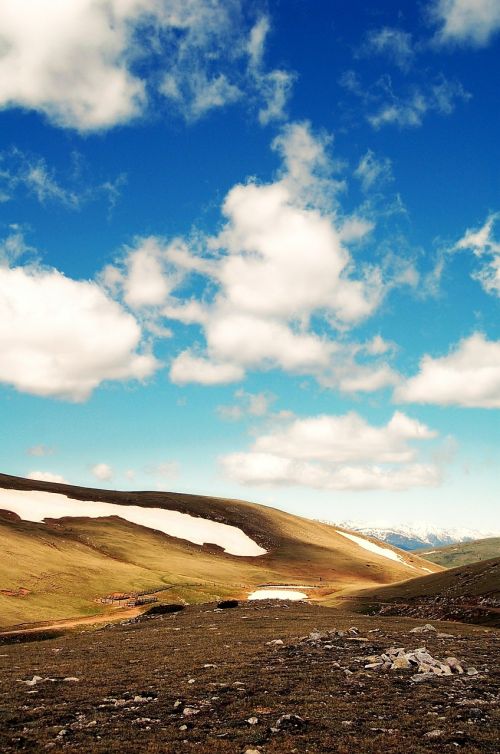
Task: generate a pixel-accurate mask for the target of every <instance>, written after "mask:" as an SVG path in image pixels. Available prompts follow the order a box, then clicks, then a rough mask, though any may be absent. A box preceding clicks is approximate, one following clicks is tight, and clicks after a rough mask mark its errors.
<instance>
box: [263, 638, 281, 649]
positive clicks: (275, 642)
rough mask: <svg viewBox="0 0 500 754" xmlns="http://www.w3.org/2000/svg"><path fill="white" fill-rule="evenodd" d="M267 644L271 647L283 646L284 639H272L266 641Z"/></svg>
mask: <svg viewBox="0 0 500 754" xmlns="http://www.w3.org/2000/svg"><path fill="white" fill-rule="evenodd" d="M266 644H267V645H268V646H270V647H281V646H283V644H284V641H283V640H282V639H271V641H266Z"/></svg>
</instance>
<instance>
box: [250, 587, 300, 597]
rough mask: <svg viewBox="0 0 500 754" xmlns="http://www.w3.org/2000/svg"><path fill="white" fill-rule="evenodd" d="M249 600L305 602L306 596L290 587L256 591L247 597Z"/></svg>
mask: <svg viewBox="0 0 500 754" xmlns="http://www.w3.org/2000/svg"><path fill="white" fill-rule="evenodd" d="M248 599H249V600H306V599H307V594H305V593H304V592H298V591H296V590H295V589H292V588H290V587H287V586H285V587H281V588H279V589H256V590H255V592H252V593H251V594H249V595H248Z"/></svg>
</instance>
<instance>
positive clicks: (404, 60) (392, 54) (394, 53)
mask: <svg viewBox="0 0 500 754" xmlns="http://www.w3.org/2000/svg"><path fill="white" fill-rule="evenodd" d="M357 56H358V57H372V56H379V57H383V58H386V59H388V60H389V61H391V62H392V63H394V64H395V65H397V66H398V67H399V68H401V69H402V70H403V71H407V70H408V69H409V68H410V67H411V65H412V63H413V61H414V58H415V48H414V42H413V38H412V35H411V34H409V33H408V32H406V31H403V30H402V29H398V28H397V27H392V26H383V27H381V28H379V29H371V30H370V31H368V32H367V33H366V36H365V39H364V41H363V43H362V44H361V46H360V47H359V49H358V50H357Z"/></svg>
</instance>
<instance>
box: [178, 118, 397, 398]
mask: <svg viewBox="0 0 500 754" xmlns="http://www.w3.org/2000/svg"><path fill="white" fill-rule="evenodd" d="M274 146H275V149H277V150H278V151H279V152H280V154H281V155H282V158H283V169H282V171H281V173H280V175H279V177H278V178H277V179H276V180H275V181H274V182H272V183H267V184H261V183H258V182H257V181H255V180H251V181H249V182H247V183H245V184H238V185H236V186H234V187H233V188H232V189H231V190H230V191H229V193H228V194H227V196H226V198H225V200H224V203H223V206H222V212H223V215H224V217H225V225H224V226H223V228H222V230H221V231H220V233H219V234H218V235H217V236H215V237H208V238H205V239H204V244H205V247H206V249H205V253H204V255H203V256H202V255H201V254H200V255H195V254H194V253H192V254H189V252H188V251H187V250H186V248H182V249H180V250H179V247H177V251H176V252H175V253H172V252H171V251H169V252H168V256H169V260H170V262H172V263H174V262H175V263H176V264H177V265H178V267H179V268H180V269H181V270H183V271H184V273H185V274H188V273H191V272H192V271H197V272H198V273H200V274H202V275H203V276H204V277H205V279H206V280H207V286H208V288H207V290H209V291H212V294H211V295H210V296H207V295H204V296H202V297H201V298H200V299H199V300H188V301H183V300H182V299H179V298H177V300H176V293H175V291H174V294H173V296H172V297H171V299H170V301H169V303H168V304H167V306H166V307H165V308H164V310H163V313H164V315H165V316H166V317H167V318H170V319H177V320H178V321H181V322H184V323H198V324H199V325H200V326H201V327H202V330H203V334H204V337H205V342H206V349H205V351H204V352H200V351H199V350H192V349H188V350H185V351H183V352H182V353H181V354H180V355H179V356H178V357H177V358H176V359H175V360H174V362H173V364H172V368H171V378H172V379H173V380H174V382H179V383H181V382H201V383H204V384H216V383H223V382H230V381H236V380H239V379H241V377H242V375H243V374H244V373H245V371H246V370H247V369H268V368H272V367H279V368H281V369H283V370H285V371H289V372H294V373H298V374H303V373H307V374H313V375H315V376H316V377H318V379H320V380H321V381H323V382H324V383H325V384H327V383H332V384H333V383H335V382H336V380H337V376H339V369H341V368H342V367H341V364H343V365H344V367H345V365H346V352H345V351H346V349H345V348H344V347H341V346H340V345H339V344H338V343H337V342H336V341H335V340H333V339H332V338H331V336H329V335H327V334H321V335H320V334H318V333H317V332H316V331H315V330H314V329H313V328H312V327H311V319H312V318H313V317H315V316H317V317H319V318H320V319H322V320H323V322H324V323H325V325H326V329H327V330H331V328H332V327H333V328H337V327H340V328H349V327H352V326H353V325H355V324H357V323H359V322H361V321H362V320H364V319H366V318H367V317H369V316H370V315H371V314H373V312H374V311H375V310H376V309H377V307H378V306H379V304H380V302H381V300H382V298H383V296H384V295H385V290H386V288H385V283H384V281H383V279H382V273H381V270H380V269H378V268H377V267H374V266H365V267H363V266H362V265H359V266H358V269H356V268H355V265H354V263H353V260H352V258H351V255H350V252H349V250H348V248H347V243H346V220H347V218H342V219H341V220H338V219H337V213H336V208H337V202H336V195H337V194H338V193H339V191H341V190H342V189H343V183H342V182H341V181H338V180H336V179H335V178H332V177H331V170H332V164H331V162H330V159H329V157H328V155H327V151H326V149H327V146H328V139H327V138H326V137H324V136H318V137H315V136H314V135H313V134H312V132H311V129H310V127H309V125H308V124H304V123H299V124H293V125H291V126H288V127H287V128H285V129H284V130H283V132H282V134H281V136H280V137H279V138H278V139H277V140H275V142H274ZM351 219H352V218H351ZM356 220H357V218H356ZM356 228H357V230H356V233H355V234H354V235H355V240H359V238H360V237H361V238H362V237H363V236H364V235H366V233H367V232H369V230H370V229H371V224H370V223H362V222H361V221H359V220H358V221H357V224H356ZM352 235H353V233H352V232H351V233H350V234H349V233H347V236H350V237H352ZM358 350H360V349H354V350H352V349H351V350H350V351H349V368H350V369H351V367H352V368H353V369H351V376H352V377H353V378H354V381H358V382H359V384H360V385H361V384H362V382H365V384H366V385H368V375H367V374H365V367H364V366H363V365H357V366H355V365H354V357H355V355H356V352H357V351H358ZM367 353H368V352H367ZM344 371H346V370H345V369H344ZM374 372H376V374H377V378H376V380H375V382H376V383H377V385H376V388H375V389H378V387H383V386H384V385H387V384H391V383H392V382H393V381H394V378H393V377H394V376H393V374H392V372H391V370H390V369H388V368H383V369H380V368H379V367H378V365H377V366H376V367H375V368H373V369H372V375H371V381H372V382H373V373H374ZM339 379H340V376H339ZM337 381H338V380H337ZM354 381H351V383H350V384H351V385H354ZM344 384H345V385H346V386H347V385H348V384H349V381H348V380H347V375H346V380H345V383H344ZM347 389H349V388H347ZM361 389H363V388H361Z"/></svg>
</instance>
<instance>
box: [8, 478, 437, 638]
mask: <svg viewBox="0 0 500 754" xmlns="http://www.w3.org/2000/svg"><path fill="white" fill-rule="evenodd" d="M0 485H2V486H4V487H5V488H15V489H40V490H42V491H43V490H46V491H52V492H59V493H62V494H67V495H69V496H71V497H73V498H77V499H81V500H105V501H109V502H114V503H118V504H134V505H145V504H148V505H151V506H157V507H164V508H167V509H175V510H180V511H182V512H185V513H189V514H191V515H198V516H200V515H202V516H204V517H206V518H210V519H212V520H215V521H220V522H222V523H228V524H231V525H233V526H238V527H240V528H241V529H243V530H244V531H245V532H246V533H247V534H248V535H249V536H250V537H252V538H253V539H255V540H256V541H257V542H258V543H259V544H260V545H261V546H262V547H264V548H266V550H267V551H268V552H267V554H266V555H262V556H259V557H238V556H233V555H228V554H226V553H225V552H224V551H223V550H222V549H221V548H216V547H210V546H199V545H195V544H192V543H191V542H188V541H185V540H181V539H176V538H174V537H169V536H167V535H165V534H163V533H160V532H155V531H153V530H151V529H148V528H145V527H141V526H137V525H134V524H132V523H129V522H127V521H125V520H124V519H121V518H118V517H110V518H99V519H87V518H81V519H74V518H67V519H59V520H57V521H52V522H48V523H45V524H38V523H30V522H25V521H21V520H19V519H16V517H13V516H12V515H11V514H10V515H9V514H6V515H3V516H2V515H0V541H1V543H2V558H1V559H0V626H3V627H7V626H13V625H15V624H20V623H32V622H39V621H53V620H59V619H64V618H73V617H79V616H88V615H99V614H102V613H103V612H104V613H106V612H108V611H109V610H110V608H109V607H107V606H104V605H102V604H101V603H99V602H98V599H99V598H101V597H104V596H105V595H107V594H110V593H112V592H132V591H142V590H146V589H157V588H158V587H159V586H162V585H164V586H165V589H166V591H165V592H164V593H163V594H162V595H161V598H162V600H167V601H172V602H175V601H179V600H185V601H186V602H189V603H197V602H205V601H209V600H213V599H219V598H223V597H230V596H234V597H237V598H241V599H245V598H246V596H247V595H248V592H249V591H252V590H253V589H254V588H255V587H256V586H258V585H259V584H262V583H278V584H279V583H281V584H293V583H295V584H304V583H305V584H309V585H314V586H319V587H321V588H320V589H317V590H315V591H314V597H315V598H318V599H326V598H328V596H329V595H332V594H338V593H341V592H343V591H344V590H352V589H356V588H357V589H360V588H363V587H369V586H375V585H378V584H388V583H392V582H395V581H402V580H404V579H407V578H409V577H410V576H411V575H412V571H411V570H410V569H408V568H407V567H405V566H404V565H402V564H401V563H399V562H397V561H393V560H389V559H387V558H384V557H380V556H377V555H373V554H372V553H370V552H368V551H366V550H364V549H362V548H360V547H359V546H358V545H356V544H355V543H353V542H351V541H350V540H348V539H346V538H345V537H342V536H341V535H339V534H338V532H337V531H336V530H335V528H334V527H332V526H329V525H328V524H323V523H320V522H317V521H311V520H309V519H304V518H299V517H297V516H293V515H291V514H288V513H284V512H283V511H278V510H275V509H273V508H267V507H264V506H260V505H257V504H253V503H246V502H242V501H237V500H223V499H220V498H209V497H201V496H191V495H182V494H179V495H177V494H175V493H158V492H151V493H149V492H139V493H134V492H123V493H120V492H113V491H109V490H106V491H104V490H91V489H85V488H72V487H68V486H65V485H53V484H50V483H45V482H38V481H32V480H23V479H17V478H14V477H6V476H2V475H0ZM410 558H411V559H412V561H413V562H414V563H416V564H418V563H420V564H421V565H424V566H427V565H428V563H427V562H426V561H421V559H420V558H419V557H418V555H413V554H412V555H411V556H410ZM436 568H437V569H438V568H439V566H436ZM19 589H25V590H27V594H26V595H25V596H16V594H17V592H18V590H19ZM2 590H3V593H2Z"/></svg>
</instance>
